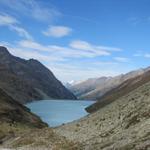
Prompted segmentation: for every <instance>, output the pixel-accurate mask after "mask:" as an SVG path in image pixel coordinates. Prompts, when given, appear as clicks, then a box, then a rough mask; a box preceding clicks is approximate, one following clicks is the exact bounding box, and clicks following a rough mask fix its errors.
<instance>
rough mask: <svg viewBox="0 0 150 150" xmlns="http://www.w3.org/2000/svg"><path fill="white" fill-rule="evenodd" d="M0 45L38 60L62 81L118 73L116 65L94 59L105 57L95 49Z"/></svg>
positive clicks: (24, 42) (29, 42)
mask: <svg viewBox="0 0 150 150" xmlns="http://www.w3.org/2000/svg"><path fill="white" fill-rule="evenodd" d="M0 44H1V45H4V46H6V47H7V48H8V49H9V50H10V52H11V53H12V54H14V55H16V56H19V57H21V58H25V59H30V58H34V59H38V60H39V61H41V62H43V63H44V64H45V65H46V66H47V67H48V68H49V69H50V70H52V71H53V72H54V74H55V75H56V76H57V77H58V78H59V79H60V80H62V81H68V80H72V79H74V80H84V79H86V78H89V77H100V76H104V75H105V76H106V75H109V76H111V75H117V74H119V73H120V72H116V68H118V65H119V64H118V63H116V62H111V61H101V60H100V59H99V60H97V59H95V57H97V56H100V57H103V56H105V54H104V55H103V54H102V53H98V52H96V51H95V49H94V50H93V51H88V50H86V49H75V48H73V47H72V48H71V47H70V46H66V47H62V46H58V45H44V44H41V43H38V42H35V41H32V40H22V41H18V42H15V43H13V44H9V43H5V42H1V43H0ZM110 54H111V53H110ZM106 56H107V55H106ZM106 56H105V57H106ZM80 58H82V59H80ZM85 65H86V67H85Z"/></svg>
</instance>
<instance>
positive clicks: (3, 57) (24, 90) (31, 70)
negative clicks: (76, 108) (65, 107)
mask: <svg viewBox="0 0 150 150" xmlns="http://www.w3.org/2000/svg"><path fill="white" fill-rule="evenodd" d="M0 88H1V89H3V90H4V91H5V92H6V93H7V94H8V95H9V96H11V97H12V98H13V99H14V100H16V101H19V102H20V103H27V102H31V101H33V100H43V99H76V96H74V94H72V93H71V92H70V91H69V90H68V89H67V88H65V87H64V86H63V85H62V83H61V82H60V81H58V80H57V79H56V77H55V76H54V75H53V73H52V72H51V71H50V70H49V69H47V68H46V67H45V66H44V65H42V64H41V63H40V62H39V61H37V60H34V59H30V60H24V59H21V58H18V57H15V56H13V55H11V54H10V53H9V51H8V50H7V49H6V48H5V47H2V46H0Z"/></svg>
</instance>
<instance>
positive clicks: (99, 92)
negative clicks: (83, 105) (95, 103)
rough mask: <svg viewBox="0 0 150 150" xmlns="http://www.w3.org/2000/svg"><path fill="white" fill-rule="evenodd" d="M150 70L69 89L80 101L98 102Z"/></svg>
mask: <svg viewBox="0 0 150 150" xmlns="http://www.w3.org/2000/svg"><path fill="white" fill-rule="evenodd" d="M149 69H150V68H146V69H139V70H136V71H132V72H129V73H127V74H122V75H119V76H116V77H101V78H93V79H88V80H86V81H84V82H81V83H79V84H76V85H73V86H71V87H69V89H70V90H71V91H72V92H73V93H74V94H75V95H76V96H77V97H78V98H79V99H90V100H91V99H92V100H97V99H99V98H100V97H101V96H103V95H104V94H105V93H107V92H108V91H110V90H112V89H113V88H115V87H117V86H119V85H120V84H122V83H123V82H124V81H126V80H128V79H130V78H133V77H136V76H138V75H142V74H143V73H145V72H146V71H147V70H149Z"/></svg>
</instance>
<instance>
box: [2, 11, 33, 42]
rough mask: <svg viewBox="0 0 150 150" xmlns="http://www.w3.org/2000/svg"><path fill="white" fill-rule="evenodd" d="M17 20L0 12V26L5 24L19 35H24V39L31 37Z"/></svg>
mask: <svg viewBox="0 0 150 150" xmlns="http://www.w3.org/2000/svg"><path fill="white" fill-rule="evenodd" d="M18 24H19V21H18V20H17V19H16V18H14V17H12V16H9V15H7V14H2V13H1V14H0V26H7V27H8V28H9V29H10V30H13V31H16V32H17V33H18V35H19V36H21V37H25V38H26V39H30V40H31V39H32V36H31V35H30V34H29V33H28V32H27V31H26V30H25V29H24V28H22V27H20V26H19V25H18Z"/></svg>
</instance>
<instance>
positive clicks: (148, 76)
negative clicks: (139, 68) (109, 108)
mask: <svg viewBox="0 0 150 150" xmlns="http://www.w3.org/2000/svg"><path fill="white" fill-rule="evenodd" d="M149 81H150V71H147V72H145V73H144V74H142V75H139V76H137V77H134V78H131V79H128V80H127V81H125V82H123V83H122V84H120V85H119V86H118V87H116V88H114V89H112V90H110V91H109V92H107V93H106V94H105V95H104V96H102V97H100V98H99V101H97V102H96V103H94V104H92V105H91V106H89V107H87V108H86V110H87V111H88V112H90V113H91V112H94V111H96V110H98V109H99V108H102V107H104V106H105V105H108V104H109V103H112V102H113V101H115V100H116V99H118V98H119V97H122V96H124V95H126V94H127V93H129V92H131V91H133V90H134V89H136V88H138V87H140V86H141V85H143V84H145V83H147V82H149Z"/></svg>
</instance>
